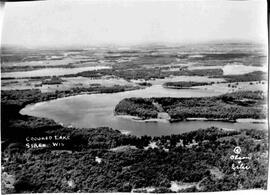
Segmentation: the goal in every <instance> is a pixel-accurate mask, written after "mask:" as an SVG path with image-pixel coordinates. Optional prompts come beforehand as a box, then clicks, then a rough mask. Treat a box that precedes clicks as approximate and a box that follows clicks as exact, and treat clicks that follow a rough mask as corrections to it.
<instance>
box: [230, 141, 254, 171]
mask: <svg viewBox="0 0 270 195" xmlns="http://www.w3.org/2000/svg"><path fill="white" fill-rule="evenodd" d="M233 152H234V153H235V155H231V156H230V159H231V160H234V161H236V162H234V163H233V164H232V169H233V170H234V171H235V170H249V169H250V166H248V165H247V164H246V163H245V162H243V160H251V157H250V156H240V154H241V148H240V147H239V146H236V147H235V148H234V150H233Z"/></svg>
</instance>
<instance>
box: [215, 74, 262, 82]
mask: <svg viewBox="0 0 270 195" xmlns="http://www.w3.org/2000/svg"><path fill="white" fill-rule="evenodd" d="M214 77H218V76H214ZM218 78H220V77H218ZM222 78H224V79H225V80H226V81H227V82H231V83H232V82H249V81H263V80H265V81H266V80H267V73H266V72H263V71H254V72H250V73H246V74H239V75H223V76H222Z"/></svg>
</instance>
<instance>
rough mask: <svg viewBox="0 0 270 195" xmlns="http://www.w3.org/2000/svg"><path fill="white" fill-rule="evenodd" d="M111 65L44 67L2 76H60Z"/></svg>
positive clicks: (2, 75)
mask: <svg viewBox="0 0 270 195" xmlns="http://www.w3.org/2000/svg"><path fill="white" fill-rule="evenodd" d="M109 68H111V67H109V66H89V67H79V68H43V69H38V70H31V71H20V72H4V73H2V74H1V77H2V78H6V77H14V78H25V77H36V76H59V75H66V74H76V73H79V72H83V71H88V70H100V69H109Z"/></svg>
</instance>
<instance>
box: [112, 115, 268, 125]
mask: <svg viewBox="0 0 270 195" xmlns="http://www.w3.org/2000/svg"><path fill="white" fill-rule="evenodd" d="M114 116H116V117H118V118H122V119H127V120H132V121H135V122H144V123H148V122H166V123H178V122H189V121H221V122H228V123H255V124H265V123H267V119H254V118H238V119H235V120H230V119H225V118H186V119H184V120H178V119H169V120H167V119H161V118H149V119H143V118H141V117H139V116H132V115H128V114H123V113H121V114H117V113H115V114H114Z"/></svg>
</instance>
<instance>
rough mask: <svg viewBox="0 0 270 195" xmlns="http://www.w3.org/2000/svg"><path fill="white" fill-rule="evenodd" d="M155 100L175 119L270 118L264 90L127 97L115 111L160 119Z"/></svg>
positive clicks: (228, 119) (143, 117)
mask: <svg viewBox="0 0 270 195" xmlns="http://www.w3.org/2000/svg"><path fill="white" fill-rule="evenodd" d="M154 103H158V104H159V105H160V106H161V107H162V108H163V110H164V111H165V112H167V113H168V114H169V116H170V117H171V119H170V121H171V122H173V121H182V120H186V119H187V118H207V119H213V120H217V119H218V120H225V121H226V120H227V121H235V120H236V119H238V118H254V119H265V118H266V108H265V107H264V104H265V103H266V97H265V94H263V92H262V91H255V92H253V91H239V92H234V93H228V94H224V95H220V96H217V97H201V98H172V97H160V98H127V99H123V100H122V101H120V102H119V103H118V104H117V105H116V107H115V113H116V114H127V115H133V116H138V117H140V118H142V119H149V118H157V116H158V108H157V107H156V106H155V105H154Z"/></svg>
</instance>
